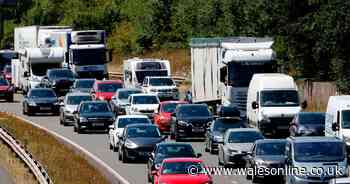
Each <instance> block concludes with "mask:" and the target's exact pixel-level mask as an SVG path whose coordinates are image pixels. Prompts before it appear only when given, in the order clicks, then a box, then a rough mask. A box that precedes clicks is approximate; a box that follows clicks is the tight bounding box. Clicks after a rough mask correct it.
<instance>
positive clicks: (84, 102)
mask: <svg viewBox="0 0 350 184" xmlns="http://www.w3.org/2000/svg"><path fill="white" fill-rule="evenodd" d="M81 103H82V104H98V103H101V104H102V103H103V104H108V103H107V102H106V101H92V100H90V101H83V102H81Z"/></svg>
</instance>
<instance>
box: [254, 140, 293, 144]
mask: <svg viewBox="0 0 350 184" xmlns="http://www.w3.org/2000/svg"><path fill="white" fill-rule="evenodd" d="M278 142H282V143H284V142H287V140H286V139H259V140H256V141H255V144H262V143H278Z"/></svg>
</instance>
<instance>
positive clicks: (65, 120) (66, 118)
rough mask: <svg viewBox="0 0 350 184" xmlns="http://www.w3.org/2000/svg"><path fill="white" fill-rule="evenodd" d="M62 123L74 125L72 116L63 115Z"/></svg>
mask: <svg viewBox="0 0 350 184" xmlns="http://www.w3.org/2000/svg"><path fill="white" fill-rule="evenodd" d="M63 117H64V119H63V120H64V122H65V123H74V115H73V114H69V113H64V116H63Z"/></svg>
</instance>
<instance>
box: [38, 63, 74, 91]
mask: <svg viewBox="0 0 350 184" xmlns="http://www.w3.org/2000/svg"><path fill="white" fill-rule="evenodd" d="M74 79H75V77H74V74H73V72H72V71H71V70H69V69H65V68H57V69H49V70H47V72H46V76H45V77H44V79H43V80H42V82H41V85H42V86H44V87H47V88H52V89H53V90H55V92H56V94H58V95H62V96H64V95H65V94H66V93H67V92H69V90H70V88H71V86H72V85H73V83H74Z"/></svg>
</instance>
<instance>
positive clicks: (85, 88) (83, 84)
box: [71, 79, 95, 93]
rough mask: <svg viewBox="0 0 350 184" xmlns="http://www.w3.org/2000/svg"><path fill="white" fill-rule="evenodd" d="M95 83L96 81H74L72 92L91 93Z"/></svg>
mask: <svg viewBox="0 0 350 184" xmlns="http://www.w3.org/2000/svg"><path fill="white" fill-rule="evenodd" d="M94 83H95V79H77V80H75V81H74V83H73V85H72V87H71V91H72V92H78V91H79V92H83V93H90V91H91V89H92V87H93V86H94Z"/></svg>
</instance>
